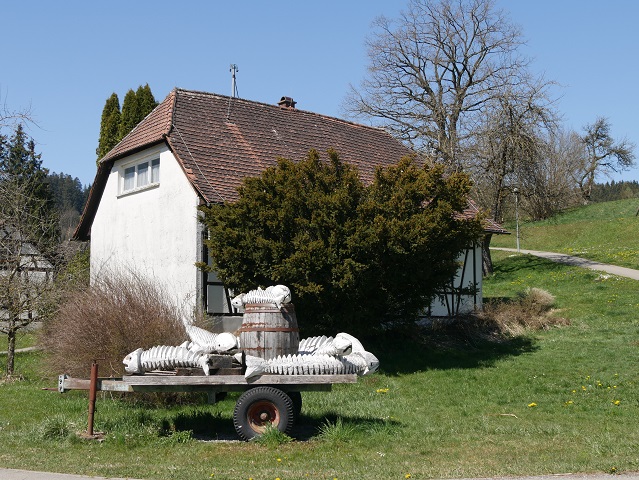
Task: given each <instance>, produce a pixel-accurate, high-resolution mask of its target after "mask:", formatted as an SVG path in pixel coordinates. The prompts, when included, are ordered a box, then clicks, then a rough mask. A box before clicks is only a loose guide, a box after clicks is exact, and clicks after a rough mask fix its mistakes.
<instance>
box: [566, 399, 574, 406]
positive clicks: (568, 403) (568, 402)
mask: <svg viewBox="0 0 639 480" xmlns="http://www.w3.org/2000/svg"><path fill="white" fill-rule="evenodd" d="M573 403H575V402H573V401H572V400H568V401H567V402H566V405H572V404H573Z"/></svg>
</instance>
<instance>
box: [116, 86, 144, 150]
mask: <svg viewBox="0 0 639 480" xmlns="http://www.w3.org/2000/svg"><path fill="white" fill-rule="evenodd" d="M139 121H140V104H139V102H138V97H137V95H136V94H135V92H134V91H133V89H129V91H128V92H126V95H125V96H124V100H123V101H122V115H121V116H120V127H119V129H118V141H120V140H122V139H123V138H124V137H126V135H127V133H129V132H130V131H131V130H133V128H134V127H135V126H136V125H137V124H138V123H139Z"/></svg>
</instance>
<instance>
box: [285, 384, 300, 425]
mask: <svg viewBox="0 0 639 480" xmlns="http://www.w3.org/2000/svg"><path fill="white" fill-rule="evenodd" d="M286 393H288V396H289V397H291V400H292V401H293V414H294V415H295V420H297V419H298V418H300V414H301V413H302V392H297V391H293V392H286Z"/></svg>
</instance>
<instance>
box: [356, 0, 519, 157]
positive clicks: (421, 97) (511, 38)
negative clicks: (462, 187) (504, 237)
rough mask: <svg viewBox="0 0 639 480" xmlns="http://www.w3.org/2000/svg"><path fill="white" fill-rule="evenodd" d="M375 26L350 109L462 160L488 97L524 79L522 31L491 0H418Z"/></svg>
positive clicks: (423, 147) (437, 153) (425, 148)
mask: <svg viewBox="0 0 639 480" xmlns="http://www.w3.org/2000/svg"><path fill="white" fill-rule="evenodd" d="M376 26H377V34H376V36H375V37H374V38H373V39H372V40H371V41H370V42H369V45H368V46H369V58H370V65H369V76H368V78H366V79H365V80H364V82H363V83H362V85H361V88H360V89H356V88H354V87H351V93H350V95H349V97H348V98H347V100H346V103H345V109H346V110H347V112H348V113H350V114H351V115H354V116H358V117H362V116H363V117H368V118H372V119H375V120H377V121H379V122H380V123H381V124H382V125H384V126H385V127H387V128H388V129H389V130H390V131H391V132H392V133H393V134H394V135H396V136H397V137H399V138H402V139H404V140H406V141H408V142H410V143H411V144H412V146H413V147H414V148H415V149H417V150H418V151H422V152H425V153H429V154H431V155H432V156H434V157H436V158H437V159H439V160H443V161H444V162H446V163H447V164H448V165H450V166H451V167H454V168H458V167H459V166H460V165H461V161H460V150H461V149H462V148H463V146H464V145H465V144H466V143H467V141H469V140H471V139H472V137H473V136H474V134H475V133H476V129H475V127H476V124H477V123H478V116H480V115H481V114H482V110H483V109H484V108H485V106H486V105H487V103H488V102H491V101H493V100H494V99H495V98H496V97H499V96H500V95H501V94H502V92H503V91H505V90H508V89H509V88H514V87H516V86H517V85H519V83H520V82H521V81H522V72H524V71H525V70H526V67H527V61H526V60H525V59H523V58H521V57H520V56H519V55H518V54H517V49H518V47H519V46H520V45H521V44H522V41H523V40H522V38H521V34H520V31H519V30H518V28H517V27H515V26H514V25H513V24H511V23H510V22H509V21H508V19H507V18H506V17H505V16H504V14H503V13H502V12H501V11H497V10H496V9H495V8H494V5H493V2H492V0H471V1H466V0H439V1H433V0H411V1H410V3H409V7H408V10H407V11H405V12H403V13H402V14H401V17H400V18H399V20H398V22H397V24H395V23H393V22H392V21H391V20H389V19H387V18H384V17H381V18H379V19H378V20H377V22H376Z"/></svg>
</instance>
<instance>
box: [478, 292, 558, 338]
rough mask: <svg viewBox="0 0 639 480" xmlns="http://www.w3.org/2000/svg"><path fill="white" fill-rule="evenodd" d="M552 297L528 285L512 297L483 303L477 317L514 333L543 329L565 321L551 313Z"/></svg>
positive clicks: (496, 327)
mask: <svg viewBox="0 0 639 480" xmlns="http://www.w3.org/2000/svg"><path fill="white" fill-rule="evenodd" d="M554 304H555V297H554V296H553V295H552V294H551V293H549V292H547V291H546V290H542V289H541V288H529V289H527V290H526V291H525V292H523V293H520V294H519V295H517V297H516V298H515V299H514V300H511V301H506V302H499V303H495V304H490V303H487V304H485V305H484V310H483V312H481V313H479V314H478V315H477V318H478V320H479V321H480V322H481V323H482V324H483V325H484V326H485V327H487V328H491V329H495V330H497V331H498V332H499V333H500V334H502V335H506V336H509V337H516V336H519V335H522V334H524V333H525V332H526V331H530V330H546V329H548V328H550V327H552V326H557V325H566V324H568V321H567V320H566V319H564V318H561V317H557V316H555V315H554V314H553V312H554V311H553V306H554Z"/></svg>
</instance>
